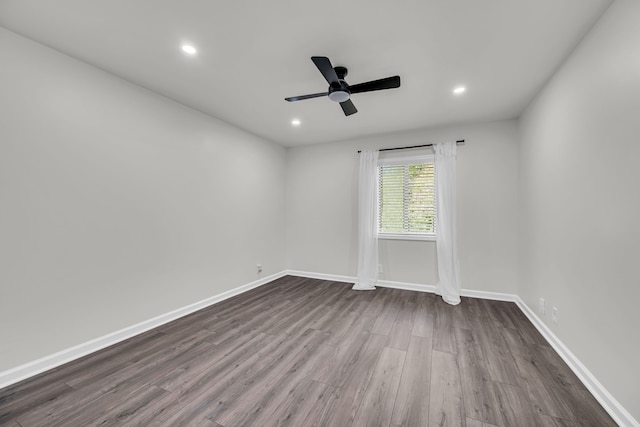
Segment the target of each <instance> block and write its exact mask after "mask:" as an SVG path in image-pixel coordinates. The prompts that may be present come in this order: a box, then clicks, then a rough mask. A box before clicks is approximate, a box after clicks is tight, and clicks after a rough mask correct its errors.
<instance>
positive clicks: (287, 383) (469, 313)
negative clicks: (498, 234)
mask: <svg viewBox="0 0 640 427" xmlns="http://www.w3.org/2000/svg"><path fill="white" fill-rule="evenodd" d="M0 425H3V426H11V427H32V426H38V427H40V426H47V427H49V426H51V427H53V426H65V427H75V426H83V427H84V426H92V425H99V426H199V427H235V426H243V427H244V426H260V427H266V426H294V427H297V426H304V427H307V426H309V427H311V426H336V427H347V426H365V427H375V426H380V427H400V426H403V427H406V426H408V427H411V426H463V427H521V426H522V427H527V426H536V427H537V426H540V427H553V426H594V427H596V426H597V427H607V426H615V425H616V424H615V423H614V421H613V420H612V419H611V418H610V417H609V416H608V414H607V413H606V412H605V411H604V410H603V409H602V407H601V406H600V405H599V404H598V403H597V401H596V400H595V399H594V398H593V396H591V395H590V394H589V392H588V391H587V390H586V388H585V387H584V386H583V385H582V383H581V382H580V381H579V380H578V378H576V376H575V375H574V374H573V372H572V371H571V370H570V369H569V368H568V367H567V366H566V365H565V364H564V363H563V361H562V359H561V358H560V357H559V356H558V355H557V354H556V353H555V352H554V350H553V349H552V348H551V347H550V346H549V345H548V343H547V342H546V341H545V340H544V338H543V337H542V336H541V335H540V334H539V333H538V332H537V330H536V329H535V328H534V327H533V325H532V324H531V323H530V322H529V321H528V320H527V318H526V317H525V316H524V314H523V313H522V312H521V311H520V310H519V309H518V307H517V306H516V305H515V304H513V303H508V302H499V301H488V300H480V299H473V298H463V300H462V303H461V304H460V305H458V306H455V307H453V306H450V305H448V304H446V303H444V302H443V301H442V300H441V299H440V298H439V297H437V296H435V295H432V294H428V293H419V292H412V291H402V290H395V289H385V288H379V289H377V290H376V291H374V292H367V291H353V290H351V285H350V284H346V283H338V282H329V281H322V280H315V279H306V278H300V277H293V276H287V277H283V278H281V279H278V280H276V281H274V282H271V283H269V284H267V285H264V286H262V287H260V288H257V289H254V290H252V291H250V292H246V293H244V294H242V295H238V296H236V297H234V298H231V299H228V300H226V301H223V302H220V303H218V304H215V305H213V306H211V307H208V308H206V309H203V310H200V311H198V312H196V313H193V314H191V315H189V316H186V317H183V318H181V319H179V320H176V321H174V322H171V323H168V324H166V325H163V326H161V327H159V328H156V329H153V330H151V331H148V332H146V333H144V334H141V335H139V336H136V337H134V338H131V339H129V340H126V341H124V342H121V343H119V344H116V345H114V346H111V347H109V348H106V349H104V350H101V351H99V352H96V353H94V354H91V355H89V356H86V357H84V358H81V359H79V360H76V361H73V362H71V363H68V364H66V365H63V366H60V367H58V368H56V369H54V370H52V371H49V372H46V373H44V374H41V375H38V376H36V377H34V378H31V379H28V380H26V381H23V382H21V383H18V384H15V385H13V386H11V387H8V388H5V389H3V390H0Z"/></svg>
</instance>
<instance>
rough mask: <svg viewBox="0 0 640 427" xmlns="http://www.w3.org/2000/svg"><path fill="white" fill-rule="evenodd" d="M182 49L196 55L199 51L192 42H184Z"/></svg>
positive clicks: (188, 53)
mask: <svg viewBox="0 0 640 427" xmlns="http://www.w3.org/2000/svg"><path fill="white" fill-rule="evenodd" d="M182 51H183V52H184V53H186V54H187V55H195V54H196V53H198V50H197V49H196V48H195V47H193V46H191V45H190V44H183V45H182Z"/></svg>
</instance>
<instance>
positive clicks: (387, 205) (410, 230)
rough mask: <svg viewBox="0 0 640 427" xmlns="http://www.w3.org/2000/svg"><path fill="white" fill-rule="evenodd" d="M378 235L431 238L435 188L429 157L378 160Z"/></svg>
mask: <svg viewBox="0 0 640 427" xmlns="http://www.w3.org/2000/svg"><path fill="white" fill-rule="evenodd" d="M378 175H379V179H378V236H379V237H380V238H387V239H408V240H434V239H435V236H436V226H437V215H436V213H437V212H436V191H435V190H436V188H435V165H434V160H433V156H420V157H411V158H396V159H381V160H379V162H378Z"/></svg>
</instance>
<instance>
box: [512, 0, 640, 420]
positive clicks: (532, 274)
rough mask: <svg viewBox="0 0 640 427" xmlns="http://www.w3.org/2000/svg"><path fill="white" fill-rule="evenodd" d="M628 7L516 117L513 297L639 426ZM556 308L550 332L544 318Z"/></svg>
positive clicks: (635, 115)
mask: <svg viewBox="0 0 640 427" xmlns="http://www.w3.org/2000/svg"><path fill="white" fill-rule="evenodd" d="M639 17H640V2H637V1H632V0H616V1H615V2H614V3H613V5H612V6H611V7H610V9H609V10H608V11H607V12H606V13H605V15H604V16H603V18H602V19H601V20H600V21H599V22H598V24H596V26H595V27H594V28H593V30H592V31H591V32H590V33H589V34H588V35H587V37H586V38H585V39H584V40H583V42H582V43H581V44H580V45H579V46H578V48H577V49H576V50H575V52H574V53H573V54H572V55H571V56H570V57H569V59H568V60H567V61H566V63H565V64H564V65H563V66H562V67H561V69H560V70H559V71H558V72H557V74H556V75H555V76H554V77H553V79H552V80H551V81H550V82H549V83H548V85H547V86H546V87H545V88H544V90H543V91H542V92H541V93H540V94H539V95H538V97H537V98H536V99H535V101H534V102H533V103H532V104H531V105H530V106H529V107H528V109H527V110H526V112H525V113H524V115H523V117H522V119H521V121H520V132H521V145H520V150H519V151H520V153H519V157H520V160H519V170H520V183H519V193H520V219H521V223H520V235H521V243H522V245H521V256H520V263H521V267H522V269H521V275H520V276H521V280H520V284H519V288H518V293H519V295H520V296H521V297H522V298H523V299H524V301H525V302H526V303H527V304H528V305H529V306H530V307H532V308H536V307H537V300H538V298H540V297H543V298H545V300H546V301H547V314H546V316H541V318H542V319H543V320H544V321H545V323H546V324H547V325H548V326H549V327H550V328H551V329H552V330H553V331H554V332H555V334H556V335H557V336H558V337H559V338H560V339H561V340H562V341H563V342H564V343H565V344H566V345H567V346H568V347H569V349H570V350H571V351H572V352H573V353H574V354H575V355H576V356H577V357H578V358H579V359H580V361H581V362H582V363H583V364H584V365H586V367H587V368H588V369H589V370H590V371H591V372H592V373H593V374H594V375H595V376H596V377H597V379H598V380H599V381H600V382H601V383H602V384H603V385H604V386H605V387H606V388H607V390H608V391H609V392H611V393H612V394H613V396H614V397H615V398H616V399H617V400H618V401H619V402H620V403H621V404H622V405H623V406H624V407H625V408H626V409H627V410H628V411H629V412H630V413H631V414H632V415H633V416H634V417H635V418H636V419H640V392H639V391H638V385H639V384H640V368H638V354H640V333H638V326H639V325H640V311H639V310H638V301H639V300H640V278H639V277H640V276H639V275H638V262H639V261H640V191H639V189H638V185H639V184H640V167H639V166H638V160H639V159H640V30H639V28H640V27H639V26H638V18H639ZM551 306H556V307H557V308H558V309H559V324H558V325H555V324H554V323H553V322H552V321H551V316H550V310H551Z"/></svg>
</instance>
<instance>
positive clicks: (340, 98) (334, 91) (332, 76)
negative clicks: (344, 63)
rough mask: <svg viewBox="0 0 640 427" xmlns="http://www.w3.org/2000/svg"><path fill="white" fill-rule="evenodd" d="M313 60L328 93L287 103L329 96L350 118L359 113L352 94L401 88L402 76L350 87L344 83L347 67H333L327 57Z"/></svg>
mask: <svg viewBox="0 0 640 427" xmlns="http://www.w3.org/2000/svg"><path fill="white" fill-rule="evenodd" d="M311 60H312V61H313V63H314V64H316V67H318V70H320V72H321V73H322V75H323V76H324V78H325V80H327V83H329V89H328V91H327V92H320V93H312V94H310V95H300V96H292V97H291V98H285V100H286V101H289V102H293V101H302V100H303V99H310V98H319V97H321V96H328V97H329V99H330V100H332V101H334V102H338V103H340V106H341V107H342V111H344V115H345V116H350V115H351V114H355V113H357V112H358V110H357V109H356V106H355V105H353V102H351V99H350V98H351V95H352V94H354V93H362V92H372V91H374V90H383V89H395V88H397V87H400V76H393V77H387V78H384V79H379V80H372V81H370V82H365V83H359V84H356V85H353V86H350V85H349V84H347V82H345V81H344V78H345V77H346V76H347V69H346V68H345V67H334V66H333V65H331V61H329V58H327V57H325V56H312V57H311Z"/></svg>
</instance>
